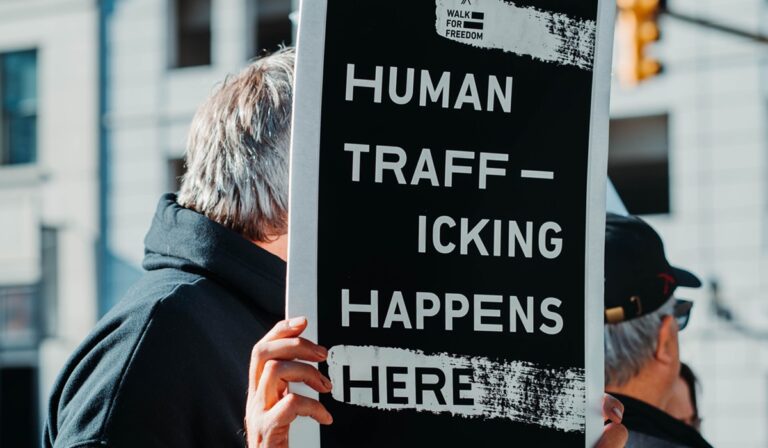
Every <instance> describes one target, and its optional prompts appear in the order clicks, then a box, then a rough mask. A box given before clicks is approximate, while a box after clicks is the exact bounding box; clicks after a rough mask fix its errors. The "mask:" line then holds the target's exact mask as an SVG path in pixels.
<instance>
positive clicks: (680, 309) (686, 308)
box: [672, 299, 693, 330]
mask: <svg viewBox="0 0 768 448" xmlns="http://www.w3.org/2000/svg"><path fill="white" fill-rule="evenodd" d="M691 308H693V302H691V301H690V300H685V299H675V309H674V311H673V312H672V315H673V316H674V317H675V320H676V321H677V327H678V329H679V330H682V329H684V328H685V327H687V326H688V321H689V320H691Z"/></svg>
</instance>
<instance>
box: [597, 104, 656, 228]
mask: <svg viewBox="0 0 768 448" xmlns="http://www.w3.org/2000/svg"><path fill="white" fill-rule="evenodd" d="M610 131H611V133H610V152H609V157H608V177H610V179H611V181H613V184H614V186H615V187H616V190H617V191H618V193H619V196H621V199H622V200H623V201H624V204H625V205H626V207H627V210H628V211H629V213H632V214H635V215H655V214H666V213H669V212H670V207H669V116H668V115H667V114H662V115H650V116H642V117H632V118H617V119H613V120H611V129H610Z"/></svg>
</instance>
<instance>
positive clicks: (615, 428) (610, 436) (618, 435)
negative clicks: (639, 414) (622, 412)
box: [595, 423, 629, 448]
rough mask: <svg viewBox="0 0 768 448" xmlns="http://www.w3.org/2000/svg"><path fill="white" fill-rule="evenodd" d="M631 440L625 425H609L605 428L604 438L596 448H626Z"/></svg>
mask: <svg viewBox="0 0 768 448" xmlns="http://www.w3.org/2000/svg"><path fill="white" fill-rule="evenodd" d="M627 440H629V433H628V432H627V428H625V427H624V425H620V424H618V423H608V424H607V425H605V426H604V427H603V436H602V437H600V440H599V441H598V442H597V445H595V448H624V446H625V445H626V444H627Z"/></svg>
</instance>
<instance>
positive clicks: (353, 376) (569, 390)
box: [328, 345, 586, 433]
mask: <svg viewBox="0 0 768 448" xmlns="http://www.w3.org/2000/svg"><path fill="white" fill-rule="evenodd" d="M328 372H329V375H330V379H331V381H332V382H333V398H334V399H336V400H337V401H341V402H345V403H348V404H353V405H358V406H365V407H370V408H377V409H382V410H400V409H414V410H416V411H421V412H432V413H436V414H437V413H450V414H453V415H455V416H459V417H466V418H484V419H508V420H511V421H515V422H521V423H528V424H534V425H538V426H542V427H546V428H554V429H558V430H561V431H569V432H571V431H575V432H582V433H583V432H584V427H585V408H586V405H585V403H586V401H585V382H584V369H579V368H548V367H543V366H538V365H536V364H532V363H528V362H522V361H513V362H495V361H493V360H491V359H488V358H483V357H469V356H461V355H453V354H448V353H439V354H434V355H427V354H425V353H424V352H421V351H418V350H406V349H400V348H390V347H373V346H348V345H337V346H335V347H332V348H331V350H330V352H329V355H328ZM439 372H442V375H441V374H440V373H439ZM388 383H389V387H388ZM425 385H426V386H425Z"/></svg>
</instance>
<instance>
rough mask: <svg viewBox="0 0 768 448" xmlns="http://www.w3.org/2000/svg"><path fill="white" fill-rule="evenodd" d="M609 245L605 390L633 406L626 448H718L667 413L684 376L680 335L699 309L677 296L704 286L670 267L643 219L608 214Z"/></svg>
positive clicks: (628, 408)
mask: <svg viewBox="0 0 768 448" xmlns="http://www.w3.org/2000/svg"><path fill="white" fill-rule="evenodd" d="M605 239H606V248H605V384H606V390H607V391H608V392H609V393H611V394H614V395H615V396H616V397H617V398H618V399H619V400H621V401H622V402H623V403H624V405H625V406H626V412H625V419H624V423H625V424H626V426H627V428H628V429H629V443H628V445H627V446H628V447H693V448H711V446H710V444H709V443H707V441H706V440H704V438H703V437H702V436H701V435H700V434H699V432H698V431H696V430H695V429H694V428H693V427H692V426H689V425H687V424H685V423H684V422H682V421H680V420H678V419H676V418H674V417H673V416H671V415H669V414H668V413H667V412H665V411H664V409H666V408H667V406H668V405H669V403H670V400H672V398H673V396H674V393H675V384H676V382H677V381H678V378H679V376H680V347H679V344H678V332H679V331H681V330H683V329H684V328H685V327H686V325H687V324H688V319H689V317H690V312H691V307H692V305H693V304H692V302H689V301H686V300H682V299H678V298H676V297H675V295H674V293H675V290H676V289H677V288H678V287H680V286H682V287H689V288H698V287H700V286H701V281H700V280H699V279H698V278H697V277H696V276H695V275H693V274H691V273H690V272H688V271H685V270H683V269H679V268H676V267H672V266H671V265H670V264H669V262H668V261H667V259H666V256H665V255H664V245H663V243H662V241H661V238H660V237H659V235H658V234H657V233H656V232H655V231H654V230H653V229H652V228H651V226H649V225H648V224H646V223H645V222H644V221H643V220H641V219H640V218H637V217H632V216H622V215H616V214H612V213H609V214H608V218H607V226H606V236H605Z"/></svg>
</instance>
